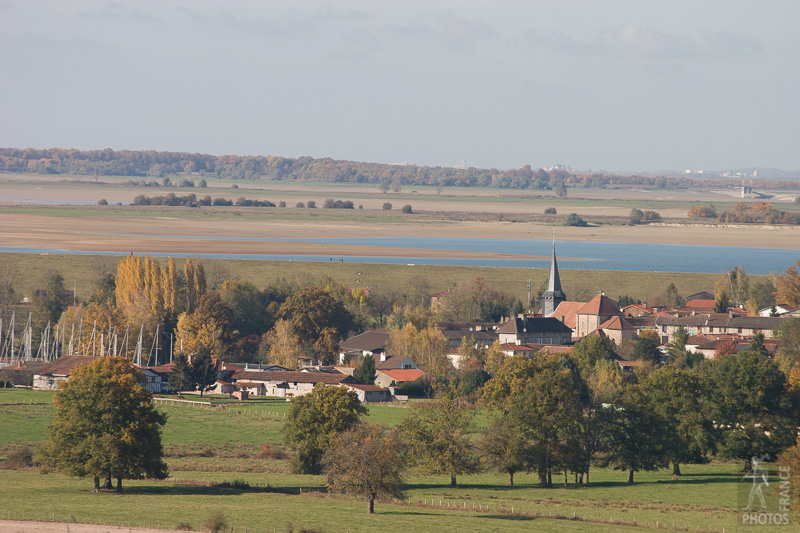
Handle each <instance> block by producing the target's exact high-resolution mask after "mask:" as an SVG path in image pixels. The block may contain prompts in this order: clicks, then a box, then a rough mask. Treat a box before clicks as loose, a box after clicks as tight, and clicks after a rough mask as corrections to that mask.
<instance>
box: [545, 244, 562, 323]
mask: <svg viewBox="0 0 800 533" xmlns="http://www.w3.org/2000/svg"><path fill="white" fill-rule="evenodd" d="M566 299H567V296H566V295H565V294H564V291H563V290H561V278H559V276H558V262H557V261H556V243H555V240H554V241H553V259H552V260H551V261H550V278H549V279H548V280H547V290H546V291H545V292H544V293H542V314H543V315H544V316H550V315H552V314H553V311H555V310H556V307H558V304H560V303H561V302H564V301H566Z"/></svg>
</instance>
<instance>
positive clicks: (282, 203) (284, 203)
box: [278, 200, 286, 207]
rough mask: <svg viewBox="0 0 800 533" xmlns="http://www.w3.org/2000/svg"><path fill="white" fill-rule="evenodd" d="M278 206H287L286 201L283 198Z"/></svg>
mask: <svg viewBox="0 0 800 533" xmlns="http://www.w3.org/2000/svg"><path fill="white" fill-rule="evenodd" d="M278 207H286V202H284V201H283V200H281V201H280V202H278Z"/></svg>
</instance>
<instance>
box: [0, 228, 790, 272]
mask: <svg viewBox="0 0 800 533" xmlns="http://www.w3.org/2000/svg"><path fill="white" fill-rule="evenodd" d="M173 238H175V239H187V238H188V239H207V240H220V241H226V240H245V241H257V242H262V241H263V242H264V244H265V246H264V251H265V252H268V251H269V242H270V241H273V242H274V241H281V242H312V243H326V244H342V245H368V246H379V247H386V248H421V249H426V250H458V251H466V252H496V253H505V254H519V255H543V256H547V257H549V256H550V253H551V250H552V242H551V241H548V240H525V239H451V238H436V237H430V238H410V237H382V238H368V239H271V238H237V237H216V238H208V237H186V236H174V237H173ZM556 250H557V253H558V256H559V257H574V258H581V260H567V259H559V268H565V269H570V268H574V269H590V270H633V271H640V272H659V271H661V272H709V273H716V272H722V271H723V270H724V269H725V268H733V267H734V266H743V267H745V269H746V271H747V272H748V273H749V274H769V273H771V272H782V271H783V270H785V269H786V268H787V267H789V266H792V265H793V264H794V263H795V261H797V260H798V259H800V250H789V249H768V248H741V247H724V246H687V245H671V244H630V243H617V242H579V241H561V242H557V243H556ZM0 251H2V252H19V253H64V254H82V255H127V253H128V252H127V251H121V252H96V251H89V250H85V251H66V250H60V249H43V248H10V247H0ZM150 255H153V256H163V257H165V256H169V255H173V256H176V257H180V256H185V255H187V254H180V253H151V254H150ZM191 255H192V257H207V258H230V259H252V260H278V261H323V262H329V261H330V260H331V257H330V255H324V256H320V255H270V254H268V253H264V254H225V253H213V252H212V251H209V253H202V254H191ZM337 259H338V258H337V257H333V260H334V261H336V260H337ZM342 259H343V260H345V261H347V262H348V263H393V264H419V265H465V266H487V267H533V268H545V267H547V266H548V265H549V259H548V260H529V259H482V258H461V259H457V258H420V257H381V256H380V255H375V256H347V257H343V258H342Z"/></svg>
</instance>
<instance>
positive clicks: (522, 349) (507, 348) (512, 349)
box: [500, 342, 536, 357]
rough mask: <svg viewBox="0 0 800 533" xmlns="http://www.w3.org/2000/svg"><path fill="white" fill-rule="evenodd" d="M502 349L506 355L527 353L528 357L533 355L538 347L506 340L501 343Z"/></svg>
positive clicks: (512, 355)
mask: <svg viewBox="0 0 800 533" xmlns="http://www.w3.org/2000/svg"><path fill="white" fill-rule="evenodd" d="M500 350H502V352H503V353H504V354H506V357H514V356H515V355H525V356H527V357H532V356H533V354H534V353H535V352H536V348H534V347H533V346H532V345H530V344H515V343H512V342H506V343H504V344H501V345H500Z"/></svg>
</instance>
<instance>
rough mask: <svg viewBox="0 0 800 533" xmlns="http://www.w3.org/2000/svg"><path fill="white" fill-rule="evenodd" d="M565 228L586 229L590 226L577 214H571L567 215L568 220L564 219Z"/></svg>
mask: <svg viewBox="0 0 800 533" xmlns="http://www.w3.org/2000/svg"><path fill="white" fill-rule="evenodd" d="M564 225H565V226H580V227H585V226H588V224H587V223H586V221H585V220H583V219H582V218H581V217H579V216H578V214H577V213H570V214H569V215H567V218H565V219H564Z"/></svg>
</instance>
